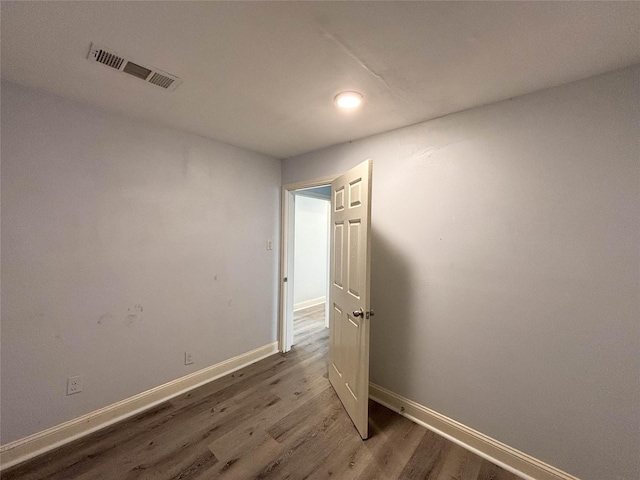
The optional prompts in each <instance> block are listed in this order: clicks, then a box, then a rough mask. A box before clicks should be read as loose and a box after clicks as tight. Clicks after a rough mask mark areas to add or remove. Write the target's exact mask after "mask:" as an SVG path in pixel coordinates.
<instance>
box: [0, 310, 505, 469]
mask: <svg viewBox="0 0 640 480" xmlns="http://www.w3.org/2000/svg"><path fill="white" fill-rule="evenodd" d="M316 310H318V309H317V308H316ZM300 313H301V315H300V319H301V321H300V322H299V323H298V327H299V331H298V334H299V337H298V338H297V343H296V345H295V346H294V348H293V349H292V351H291V352H289V353H287V354H284V355H282V354H275V355H272V356H271V357H269V358H266V359H264V360H262V361H260V362H258V363H255V364H253V365H251V366H249V367H246V368H244V369H242V370H239V371H237V372H235V373H234V374H231V375H227V376H226V377H223V378H220V379H218V380H216V381H214V382H211V383H209V384H207V385H204V386H202V387H200V388H198V389H196V390H193V391H191V392H188V393H186V394H184V395H181V396H179V397H176V398H174V399H172V400H170V401H168V402H165V403H163V404H161V405H158V406H156V407H154V408H152V409H151V410H148V411H146V412H144V413H141V414H139V415H137V416H135V417H133V418H131V419H128V420H126V421H123V422H121V423H119V424H117V425H113V426H111V427H108V428H106V429H104V430H100V431H98V432H96V433H94V434H92V435H89V436H87V437H84V438H82V439H80V440H77V441H76V442H73V443H71V444H69V445H65V446H63V447H61V448H58V449H57V450H54V451H52V452H49V453H47V454H45V455H42V456H40V457H38V458H35V459H33V460H31V461H29V462H26V463H23V464H21V465H18V466H16V467H14V468H12V469H10V470H7V471H6V472H3V473H2V475H0V477H1V478H2V479H3V480H35V479H39V480H40V479H48V480H63V479H64V480H72V479H81V480H89V479H91V480H96V479H109V480H111V479H124V480H134V479H136V480H137V479H154V480H156V479H158V480H165V479H166V480H195V479H201V480H211V479H290V480H296V479H327V478H336V479H354V480H355V479H357V480H373V479H384V480H388V479H396V478H399V479H426V480H517V478H518V477H516V476H514V475H513V474H511V473H509V472H506V471H504V470H502V469H501V468H499V467H497V466H495V465H492V464H491V463H489V462H487V461H486V460H483V459H481V458H480V457H478V456H476V455H474V454H472V453H470V452H468V451H466V450H464V449H462V448H461V447H459V446H457V445H455V444H453V443H451V442H449V441H447V440H445V439H444V438H442V437H440V436H438V435H436V434H434V433H432V432H430V431H429V430H426V429H425V428H423V427H420V426H419V425H416V424H415V423H413V422H411V421H409V420H407V419H405V418H404V417H401V416H400V415H398V414H396V413H394V412H392V411H391V410H388V409H387V408H385V407H383V406H381V405H378V404H376V403H375V402H370V412H369V416H370V420H369V421H370V430H371V437H370V438H369V439H368V440H367V441H362V440H361V439H360V437H359V435H358V433H357V431H356V429H355V428H354V427H353V425H352V423H351V421H350V420H349V418H348V417H347V415H346V413H345V411H344V410H343V408H342V406H341V404H340V401H339V400H338V398H337V397H336V395H335V393H334V392H333V389H332V388H331V386H330V385H329V382H328V380H327V375H326V370H327V367H326V362H327V358H326V355H327V337H328V330H327V329H325V328H324V323H323V322H324V321H323V320H322V322H319V321H317V320H318V316H319V315H323V314H324V312H323V311H322V312H321V313H319V312H318V311H315V312H314V311H312V309H309V311H302V312H300ZM314 317H315V319H316V321H315V322H314V321H313V318H314ZM312 324H315V326H314V327H312V326H311V325H312ZM294 326H295V323H294Z"/></svg>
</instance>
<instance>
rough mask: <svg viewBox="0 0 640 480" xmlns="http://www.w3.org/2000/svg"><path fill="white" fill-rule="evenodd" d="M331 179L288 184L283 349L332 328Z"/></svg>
mask: <svg viewBox="0 0 640 480" xmlns="http://www.w3.org/2000/svg"><path fill="white" fill-rule="evenodd" d="M332 180H333V178H332V177H326V178H322V179H317V180H312V181H309V182H301V183H297V184H290V185H285V186H284V187H283V191H282V194H283V197H282V251H281V268H282V270H281V271H282V284H281V285H282V289H281V300H280V351H281V352H288V351H289V350H290V349H291V347H292V346H293V345H294V344H296V343H301V342H302V341H305V340H306V339H307V338H313V337H314V336H315V335H316V334H317V333H318V331H319V330H324V329H325V328H328V327H329V318H328V312H329V309H328V301H329V293H328V289H329V232H330V211H331V185H330V184H331V181H332Z"/></svg>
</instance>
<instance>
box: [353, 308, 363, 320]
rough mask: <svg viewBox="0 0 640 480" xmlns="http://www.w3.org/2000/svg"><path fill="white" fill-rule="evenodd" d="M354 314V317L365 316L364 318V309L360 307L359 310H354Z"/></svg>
mask: <svg viewBox="0 0 640 480" xmlns="http://www.w3.org/2000/svg"><path fill="white" fill-rule="evenodd" d="M353 316H354V317H363V318H364V311H363V310H362V309H361V308H359V309H358V310H354V311H353Z"/></svg>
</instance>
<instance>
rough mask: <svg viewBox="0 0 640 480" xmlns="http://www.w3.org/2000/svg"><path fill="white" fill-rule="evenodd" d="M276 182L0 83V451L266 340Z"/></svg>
mask: <svg viewBox="0 0 640 480" xmlns="http://www.w3.org/2000/svg"><path fill="white" fill-rule="evenodd" d="M279 187H280V161H279V160H275V159H272V158H268V157H265V156H262V155H259V154H255V153H251V152H248V151H246V150H242V149H239V148H235V147H231V146H228V145H224V144H221V143H217V142H214V141H211V140H207V139H204V138H201V137H198V136H195V135H187V134H184V133H180V132H178V131H174V130H170V129H166V128H161V127H158V126H153V125H150V124H146V123H141V122H138V121H134V120H129V119H126V118H124V117H120V116H117V115H114V114H110V113H107V112H105V111H102V110H99V109H96V108H91V107H87V106H83V105H81V104H77V103H74V102H71V101H68V100H64V99H61V98H59V97H55V96H52V95H49V94H45V93H41V92H38V91H35V90H31V89H27V88H24V87H19V86H17V85H13V84H11V83H8V82H5V81H3V82H2V384H1V392H2V393H1V408H2V415H1V421H2V425H1V426H2V438H1V441H2V443H3V444H5V443H7V442H10V441H13V440H16V439H18V438H21V437H24V436H26V435H28V434H31V433H34V432H37V431H40V430H42V429H44V428H47V427H51V426H53V425H55V424H58V423H60V422H62V421H65V420H69V419H71V418H74V417H77V416H79V415H81V414H84V413H87V412H90V411H93V410H95V409H97V408H100V407H103V406H105V405H109V404H112V403H114V402H116V401H118V400H121V399H124V398H127V397H129V396H131V395H134V394H136V393H139V392H142V391H145V390H147V389H149V388H152V387H155V386H157V385H160V384H163V383H165V382H167V381H170V380H172V379H175V378H178V377H181V376H183V375H186V374H188V373H190V372H193V371H196V370H199V369H201V368H204V367H206V366H209V365H212V364H215V363H217V362H220V361H222V360H225V359H228V358H230V357H233V356H235V355H238V354H241V353H244V352H247V351H250V350H252V349H255V348H257V347H260V346H263V345H265V344H268V343H271V342H273V341H275V340H276V330H277V323H276V306H277V300H276V299H277V271H278V270H277V269H278V253H277V252H278V251H279V249H278V235H279V233H278V232H279V227H278V224H279V210H278V207H279ZM267 240H273V241H274V249H273V250H272V251H267V249H266V241H267ZM185 350H188V351H190V352H192V353H193V358H194V361H195V363H194V364H193V365H190V366H185V365H184V357H183V355H184V353H183V352H184V351H185ZM77 374H84V375H85V383H84V391H83V392H82V393H80V394H76V395H73V396H69V397H67V396H66V395H65V393H66V379H67V376H69V375H77Z"/></svg>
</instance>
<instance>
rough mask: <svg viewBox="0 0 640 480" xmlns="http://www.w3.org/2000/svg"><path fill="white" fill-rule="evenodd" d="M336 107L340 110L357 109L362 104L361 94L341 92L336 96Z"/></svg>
mask: <svg viewBox="0 0 640 480" xmlns="http://www.w3.org/2000/svg"><path fill="white" fill-rule="evenodd" d="M335 101H336V105H337V106H339V107H340V108H345V109H349V110H350V109H352V108H357V107H359V106H360V104H361V103H362V94H361V93H358V92H342V93H339V94H338V95H336V98H335Z"/></svg>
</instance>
